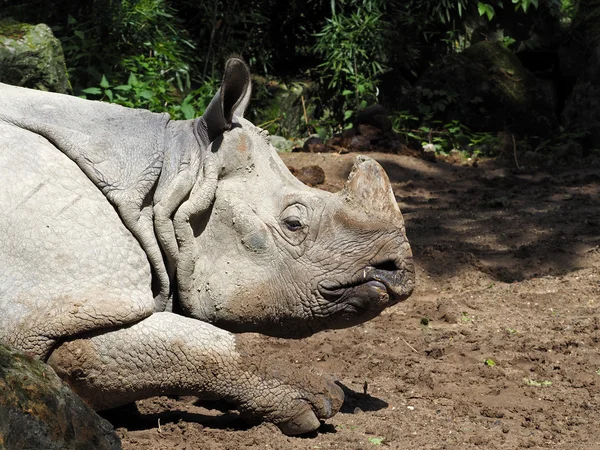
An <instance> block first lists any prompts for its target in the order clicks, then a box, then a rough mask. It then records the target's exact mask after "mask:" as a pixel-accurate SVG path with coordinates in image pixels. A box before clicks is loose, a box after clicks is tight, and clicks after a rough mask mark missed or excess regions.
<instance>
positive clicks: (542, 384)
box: [523, 378, 552, 387]
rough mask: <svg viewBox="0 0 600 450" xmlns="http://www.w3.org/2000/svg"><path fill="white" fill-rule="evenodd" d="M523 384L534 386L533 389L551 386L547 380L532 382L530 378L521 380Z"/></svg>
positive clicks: (550, 382)
mask: <svg viewBox="0 0 600 450" xmlns="http://www.w3.org/2000/svg"><path fill="white" fill-rule="evenodd" d="M523 383H525V384H526V385H527V386H534V387H549V386H552V381H549V380H542V381H537V380H532V379H531V378H523Z"/></svg>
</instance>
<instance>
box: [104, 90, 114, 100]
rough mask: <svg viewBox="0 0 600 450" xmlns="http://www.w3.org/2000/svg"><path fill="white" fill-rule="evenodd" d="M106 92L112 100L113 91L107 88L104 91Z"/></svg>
mask: <svg viewBox="0 0 600 450" xmlns="http://www.w3.org/2000/svg"><path fill="white" fill-rule="evenodd" d="M104 94H105V95H106V96H107V97H108V99H109V100H110V101H111V102H112V101H113V93H112V91H111V90H110V89H106V90H105V91H104Z"/></svg>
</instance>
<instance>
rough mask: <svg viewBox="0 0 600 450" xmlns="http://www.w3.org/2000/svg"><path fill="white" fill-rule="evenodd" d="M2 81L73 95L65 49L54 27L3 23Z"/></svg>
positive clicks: (0, 30) (0, 46)
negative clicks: (54, 33)
mask: <svg viewBox="0 0 600 450" xmlns="http://www.w3.org/2000/svg"><path fill="white" fill-rule="evenodd" d="M0 82H2V83H7V84H13V85H15V86H24V87H29V88H33V89H39V90H42V91H50V92H59V93H62V94H67V93H70V92H71V85H70V84H69V79H68V77H67V69H66V67H65V58H64V55H63V51H62V46H61V44H60V41H59V40H58V39H56V38H55V37H54V35H53V34H52V30H51V29H50V27H48V26H47V25H45V24H43V23H42V24H39V25H30V24H26V23H17V22H14V21H10V20H4V21H0Z"/></svg>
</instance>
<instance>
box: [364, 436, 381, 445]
mask: <svg viewBox="0 0 600 450" xmlns="http://www.w3.org/2000/svg"><path fill="white" fill-rule="evenodd" d="M368 441H369V442H370V443H371V444H373V445H381V444H383V442H384V441H385V438H382V437H370V438H369V439H368Z"/></svg>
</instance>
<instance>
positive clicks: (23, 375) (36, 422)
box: [0, 344, 121, 450]
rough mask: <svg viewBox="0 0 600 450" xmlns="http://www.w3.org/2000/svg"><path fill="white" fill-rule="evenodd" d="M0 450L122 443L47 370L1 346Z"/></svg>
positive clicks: (108, 448)
mask: <svg viewBox="0 0 600 450" xmlns="http://www.w3.org/2000/svg"><path fill="white" fill-rule="evenodd" d="M0 448H2V449H4V448H6V449H9V450H10V449H44V450H54V449H57V450H58V449H78V450H86V449H90V450H92V449H94V450H96V449H99V450H100V449H102V450H104V449H106V450H115V449H120V448H121V442H120V440H119V438H118V436H117V435H116V433H115V431H114V430H113V427H112V425H111V424H110V423H109V422H107V421H106V420H104V419H102V418H101V417H100V416H98V415H97V414H96V413H95V412H94V411H93V410H92V409H91V408H90V407H89V406H87V405H86V404H85V403H84V402H83V401H82V400H81V399H80V398H79V397H78V396H77V395H75V394H74V393H73V392H72V391H71V389H69V388H68V387H67V386H66V385H65V384H64V383H63V382H62V381H61V380H60V378H58V376H57V375H56V374H55V373H54V370H52V368H51V367H50V366H48V365H46V364H44V363H42V362H41V361H39V360H36V359H33V358H31V357H29V356H26V355H24V354H23V353H21V352H18V351H16V350H14V349H11V348H9V347H6V346H4V345H2V344H0Z"/></svg>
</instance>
